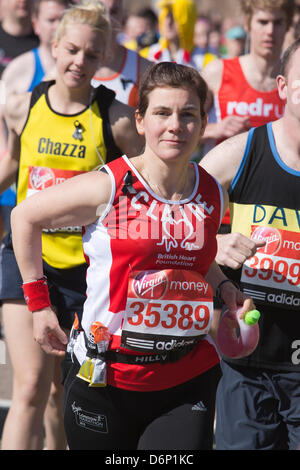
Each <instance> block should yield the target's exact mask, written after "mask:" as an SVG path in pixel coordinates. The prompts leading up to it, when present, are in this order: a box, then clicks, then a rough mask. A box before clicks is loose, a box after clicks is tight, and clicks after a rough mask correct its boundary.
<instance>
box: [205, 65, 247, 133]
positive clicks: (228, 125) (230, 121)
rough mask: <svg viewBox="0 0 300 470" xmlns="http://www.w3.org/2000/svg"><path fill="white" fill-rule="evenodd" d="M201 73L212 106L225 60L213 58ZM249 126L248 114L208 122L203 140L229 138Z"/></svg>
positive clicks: (220, 80) (219, 84)
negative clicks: (210, 96)
mask: <svg viewBox="0 0 300 470" xmlns="http://www.w3.org/2000/svg"><path fill="white" fill-rule="evenodd" d="M201 75H202V77H203V78H204V80H205V81H206V83H207V85H208V87H209V90H210V92H211V95H212V98H211V99H210V105H211V106H210V107H212V106H213V104H214V96H215V95H217V94H218V92H219V89H220V86H221V83H222V75H223V61H222V60H221V59H217V60H213V61H212V62H210V63H209V64H208V65H207V66H206V67H205V68H204V70H203V71H202V72H201ZM249 128H250V125H249V118H248V116H234V115H232V116H227V117H226V118H225V119H222V120H221V121H219V122H216V123H210V124H208V125H207V126H206V129H205V132H204V135H203V138H202V140H203V141H204V142H205V141H206V140H209V139H216V140H221V139H228V138H229V137H232V136H234V135H236V134H239V133H241V132H244V131H245V130H247V129H249Z"/></svg>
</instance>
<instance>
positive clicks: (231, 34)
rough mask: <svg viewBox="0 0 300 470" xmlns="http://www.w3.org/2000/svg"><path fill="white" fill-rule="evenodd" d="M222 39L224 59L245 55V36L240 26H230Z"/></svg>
mask: <svg viewBox="0 0 300 470" xmlns="http://www.w3.org/2000/svg"><path fill="white" fill-rule="evenodd" d="M224 37H225V42H224V49H225V50H224V54H223V57H224V58H227V59H229V58H232V57H238V56H240V55H242V54H244V53H245V45H246V39H247V34H246V31H245V29H244V28H243V27H242V26H240V25H236V26H232V27H231V28H229V29H228V30H227V31H226V33H225V35H224Z"/></svg>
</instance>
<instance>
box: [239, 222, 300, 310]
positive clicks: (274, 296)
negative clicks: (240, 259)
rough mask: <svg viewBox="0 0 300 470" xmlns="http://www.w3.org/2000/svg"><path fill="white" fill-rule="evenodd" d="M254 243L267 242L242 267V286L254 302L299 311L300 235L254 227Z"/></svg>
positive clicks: (271, 228) (269, 228)
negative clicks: (255, 241)
mask: <svg viewBox="0 0 300 470" xmlns="http://www.w3.org/2000/svg"><path fill="white" fill-rule="evenodd" d="M251 231H252V235H251V238H252V239H256V240H262V239H265V240H266V245H265V246H264V247H261V248H259V249H258V250H257V252H256V254H255V255H254V256H252V258H249V259H248V260H247V261H246V262H245V263H244V265H243V269H242V276H241V286H242V289H243V291H244V292H245V293H246V294H248V295H250V296H251V297H252V298H253V300H254V301H255V300H256V301H259V302H260V303H261V304H265V305H271V306H273V307H279V308H288V309H292V310H299V306H300V234H299V233H297V232H289V231H287V230H279V229H276V228H273V227H258V226H253V227H252V230H251Z"/></svg>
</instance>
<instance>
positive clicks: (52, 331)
mask: <svg viewBox="0 0 300 470" xmlns="http://www.w3.org/2000/svg"><path fill="white" fill-rule="evenodd" d="M32 316H33V337H34V339H35V341H36V342H37V343H39V344H40V346H41V348H42V349H43V350H44V351H45V352H46V353H48V354H53V355H55V356H63V355H64V354H65V350H66V347H67V344H68V336H67V335H66V333H65V332H64V331H63V330H62V329H61V327H60V326H59V323H58V319H57V316H56V314H55V313H54V312H53V310H52V309H51V308H50V307H47V308H44V309H41V310H36V311H35V312H33V314H32Z"/></svg>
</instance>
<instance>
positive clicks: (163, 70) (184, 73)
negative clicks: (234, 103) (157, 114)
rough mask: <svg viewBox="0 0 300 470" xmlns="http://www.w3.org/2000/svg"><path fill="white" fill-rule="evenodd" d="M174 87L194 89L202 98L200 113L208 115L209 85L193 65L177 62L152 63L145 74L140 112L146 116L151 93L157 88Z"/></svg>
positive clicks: (141, 86)
mask: <svg viewBox="0 0 300 470" xmlns="http://www.w3.org/2000/svg"><path fill="white" fill-rule="evenodd" d="M158 87H159V88H160V87H172V88H186V89H191V90H194V91H195V92H196V93H197V95H198V97H199V100H200V113H201V116H202V117H204V116H205V115H206V111H205V103H206V99H207V93H208V87H207V84H206V82H205V80H204V79H203V78H202V77H201V76H200V74H199V72H197V70H196V69H194V68H193V67H189V66H186V65H181V64H176V63H174V62H159V63H157V64H154V65H151V66H150V67H149V68H148V69H147V70H146V72H145V73H144V75H143V78H142V81H141V84H140V91H139V105H138V112H139V114H140V116H142V117H143V116H144V115H145V113H146V111H147V108H148V105H149V99H148V96H149V93H151V91H153V90H154V89H155V88H158Z"/></svg>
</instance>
